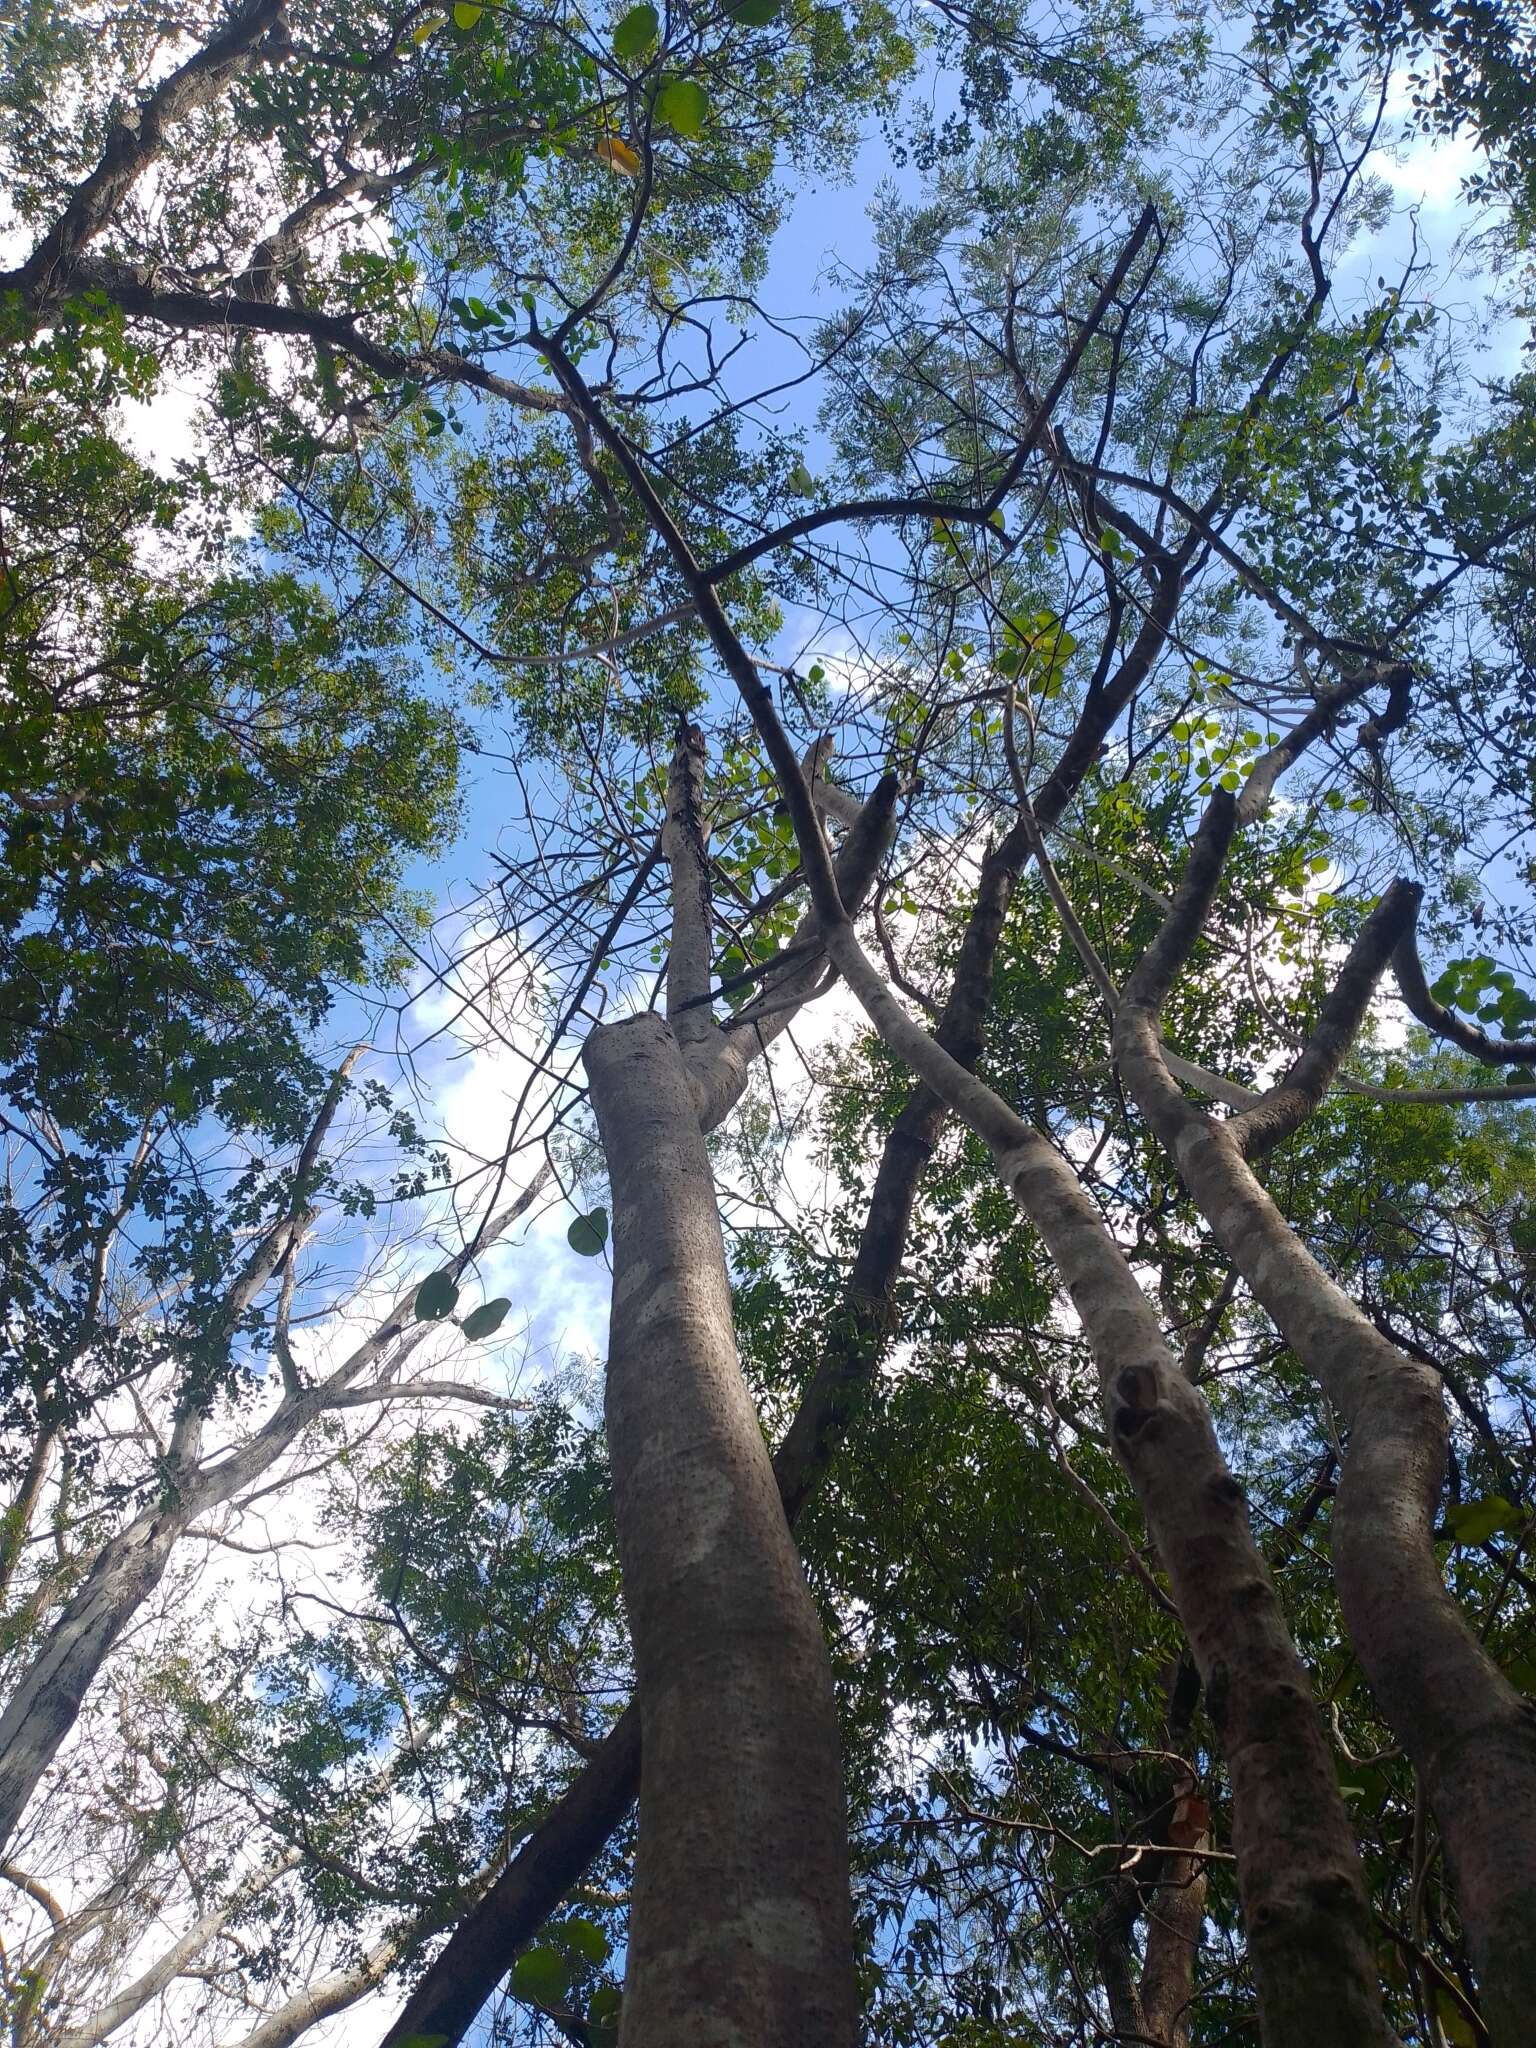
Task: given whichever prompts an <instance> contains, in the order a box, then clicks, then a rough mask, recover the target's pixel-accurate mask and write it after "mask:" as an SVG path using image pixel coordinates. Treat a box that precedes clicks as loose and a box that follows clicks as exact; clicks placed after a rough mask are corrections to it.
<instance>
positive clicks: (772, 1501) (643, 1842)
mask: <svg viewBox="0 0 1536 2048" xmlns="http://www.w3.org/2000/svg"><path fill="white" fill-rule="evenodd" d="M584 1059H585V1064H586V1068H587V1073H588V1076H589V1079H590V1081H591V1085H592V1100H593V1106H594V1108H595V1110H596V1112H597V1119H598V1125H599V1129H600V1131H601V1134H602V1138H603V1143H604V1147H605V1150H606V1153H607V1159H608V1170H609V1176H610V1180H611V1184H612V1188H613V1207H614V1239H613V1243H614V1283H613V1317H612V1326H611V1329H610V1335H609V1357H608V1384H607V1400H606V1413H607V1427H608V1441H609V1447H610V1454H611V1457H612V1463H613V1487H614V1513H615V1519H616V1522H617V1527H618V1537H619V1552H620V1559H621V1563H622V1566H623V1572H624V1596H625V1603H626V1606H627V1608H628V1612H629V1620H630V1629H631V1634H632V1637H633V1641H634V1654H635V1671H636V1694H637V1698H638V1702H639V1708H640V1722H641V1731H642V1753H643V1758H644V1765H643V1769H642V1772H641V1784H640V1834H639V1848H638V1852H637V1858H636V1869H635V1882H634V1900H633V1908H632V1914H631V1925H630V1940H629V1961H628V1971H627V1983H626V1991H625V1998H624V2016H623V2025H622V2041H623V2048H682V2044H684V2043H686V2044H687V2048H787V2044H789V2043H805V2044H806V2048H810V2044H812V2043H814V2044H816V2048H851V2044H852V2043H853V2041H854V2039H855V2035H856V2030H857V2013H858V2000H857V1993H856V1986H855V1982H854V1972H853V1938H852V1920H851V1910H850V1903H849V1894H848V1860H847V1859H848V1840H847V1819H846V1814H845V1811H844V1794H843V1780H842V1765H841V1758H840V1755H839V1746H838V1733H837V1717H836V1710H835V1704H834V1700H833V1693H832V1680H831V1671H830V1666H829V1663H828V1658H827V1653H826V1646H825V1643H824V1642H823V1640H822V1633H821V1626H820V1622H819V1619H818V1617H817V1614H816V1609H815V1606H814V1604H813V1602H812V1600H811V1596H810V1593H809V1590H808V1589H807V1587H806V1584H805V1579H804V1576H803V1574H802V1572H801V1568H800V1559H799V1557H798V1555H797V1553H796V1550H795V1547H794V1544H793V1542H792V1541H791V1539H790V1534H789V1525H788V1523H787V1522H786V1520H785V1516H784V1510H783V1506H782V1504H781V1502H780V1499H779V1494H778V1489H777V1487H776V1485H775V1483H774V1477H773V1470H772V1466H771V1465H770V1463H769V1458H768V1451H767V1447H766V1446H765V1444H764V1442H763V1436H762V1430H761V1427H760V1425H759V1421H758V1416H757V1412H756V1409H755V1407H754V1405H753V1403H752V1401H751V1399H750V1397H749V1395H748V1393H747V1389H746V1386H745V1384H744V1382H743V1381H742V1378H741V1372H740V1368H739V1365H738V1362H737V1357H736V1344H735V1332H734V1328H733V1325H732V1320H731V1302H730V1285H729V1280H728V1277H727V1273H726V1264H725V1248H724V1243H723V1240H722V1237H721V1232H720V1220H719V1214H718V1211H717V1209H716V1205H715V1192H714V1181H713V1176H712V1174H711V1171H710V1165H709V1158H708V1154H707V1152H706V1150H705V1145H704V1139H703V1135H702V1133H701V1132H700V1129H699V1122H698V1114H697V1111H696V1108H695V1105H694V1098H693V1092H692V1088H691V1086H690V1081H689V1076H688V1072H687V1069H686V1068H685V1066H684V1064H683V1060H682V1057H681V1054H680V1053H679V1051H678V1047H677V1043H676V1041H675V1039H674V1037H673V1035H672V1032H671V1030H670V1029H669V1028H668V1026H667V1025H666V1024H665V1023H664V1022H663V1021H662V1020H661V1019H660V1018H658V1017H654V1016H640V1017H633V1018H629V1019H627V1020H625V1021H624V1022H622V1023H619V1024H614V1025H610V1026H608V1027H607V1028H605V1029H603V1030H600V1031H598V1032H596V1033H594V1034H593V1036H592V1038H591V1039H590V1040H589V1041H588V1044H587V1048H586V1051H585V1054H584Z"/></svg>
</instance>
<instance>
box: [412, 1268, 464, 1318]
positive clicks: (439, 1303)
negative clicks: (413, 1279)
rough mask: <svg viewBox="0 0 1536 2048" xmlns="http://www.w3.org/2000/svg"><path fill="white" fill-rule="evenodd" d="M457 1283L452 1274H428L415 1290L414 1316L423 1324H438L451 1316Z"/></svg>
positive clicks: (457, 1293)
mask: <svg viewBox="0 0 1536 2048" xmlns="http://www.w3.org/2000/svg"><path fill="white" fill-rule="evenodd" d="M458 1298H459V1283H458V1281H457V1280H455V1279H454V1277H453V1275H452V1273H430V1274H428V1276H427V1278H426V1279H425V1280H423V1281H422V1283H421V1285H420V1286H419V1287H418V1288H417V1290H416V1315H417V1318H418V1320H419V1321H421V1322H423V1323H440V1322H441V1321H442V1319H443V1317H444V1316H451V1315H452V1314H453V1305H454V1303H455V1302H456V1301H457V1300H458Z"/></svg>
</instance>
